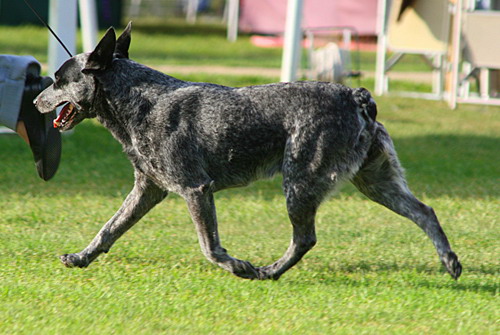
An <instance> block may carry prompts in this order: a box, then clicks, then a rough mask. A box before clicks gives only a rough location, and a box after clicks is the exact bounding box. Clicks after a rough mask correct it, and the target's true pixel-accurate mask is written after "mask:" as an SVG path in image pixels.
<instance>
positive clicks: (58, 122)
mask: <svg viewBox="0 0 500 335" xmlns="http://www.w3.org/2000/svg"><path fill="white" fill-rule="evenodd" d="M72 110H73V105H72V104H71V102H68V103H67V104H66V105H64V107H63V109H62V110H61V113H59V115H58V116H57V118H56V119H55V120H54V121H53V122H52V124H53V125H54V128H59V126H60V125H61V122H62V120H64V118H65V117H66V116H68V114H69V113H71V111H72Z"/></svg>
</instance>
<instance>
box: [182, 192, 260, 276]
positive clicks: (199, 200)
mask: <svg viewBox="0 0 500 335" xmlns="http://www.w3.org/2000/svg"><path fill="white" fill-rule="evenodd" d="M183 196H184V198H185V199H186V202H187V205H188V209H189V212H190V214H191V218H192V220H193V222H194V224H195V226H196V231H197V233H198V239H199V243H200V247H201V250H202V252H203V254H204V255H205V257H206V258H207V259H208V260H209V261H210V262H212V263H214V264H217V265H219V266H220V267H222V268H223V269H225V270H227V271H229V272H231V273H233V274H234V275H236V276H238V277H242V278H246V279H264V278H262V277H261V274H260V273H259V272H258V269H257V268H255V267H254V266H253V265H252V264H250V263H249V262H247V261H242V260H239V259H236V258H233V257H231V256H229V255H228V253H227V251H226V249H224V248H223V247H222V246H221V244H220V239H219V232H218V228H217V217H216V212H215V204H214V198H213V194H212V191H211V190H210V185H209V184H207V185H202V186H200V187H198V188H194V189H191V190H189V191H187V192H185V194H184V195H183Z"/></svg>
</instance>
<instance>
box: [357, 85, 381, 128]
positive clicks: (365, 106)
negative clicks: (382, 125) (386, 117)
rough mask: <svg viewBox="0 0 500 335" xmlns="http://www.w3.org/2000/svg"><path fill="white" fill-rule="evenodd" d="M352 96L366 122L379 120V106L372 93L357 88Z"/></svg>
mask: <svg viewBox="0 0 500 335" xmlns="http://www.w3.org/2000/svg"><path fill="white" fill-rule="evenodd" d="M352 96H353V98H354V101H355V102H356V104H357V105H358V106H359V109H360V112H361V113H362V114H363V117H364V118H365V119H366V121H375V119H376V118H377V104H376V103H375V100H373V98H372V96H371V94H370V92H369V91H368V90H367V89H366V88H363V87H360V88H355V89H354V90H352Z"/></svg>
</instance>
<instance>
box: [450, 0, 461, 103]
mask: <svg viewBox="0 0 500 335" xmlns="http://www.w3.org/2000/svg"><path fill="white" fill-rule="evenodd" d="M462 8H463V2H462V0H458V1H457V2H456V4H455V13H454V16H453V36H452V38H453V39H452V41H453V42H452V43H453V44H452V49H453V50H452V58H451V61H452V64H451V66H452V67H451V79H450V80H451V84H450V92H449V96H448V104H449V106H450V107H451V108H452V109H455V108H457V95H458V71H459V66H460V63H459V62H460V48H461V46H460V44H461V43H460V41H461V34H462V29H461V28H462Z"/></svg>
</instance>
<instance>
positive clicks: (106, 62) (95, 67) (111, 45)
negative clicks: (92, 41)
mask: <svg viewBox="0 0 500 335" xmlns="http://www.w3.org/2000/svg"><path fill="white" fill-rule="evenodd" d="M115 45H116V34H115V30H114V29H113V27H111V28H109V29H108V30H107V31H106V34H104V37H103V38H102V39H101V40H100V41H99V44H97V46H96V47H95V49H94V51H92V52H91V53H90V55H89V58H88V59H87V63H86V64H85V67H84V68H83V69H82V72H83V73H90V72H97V71H102V70H105V69H107V68H108V67H109V66H110V65H111V62H112V61H113V53H114V51H115Z"/></svg>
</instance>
